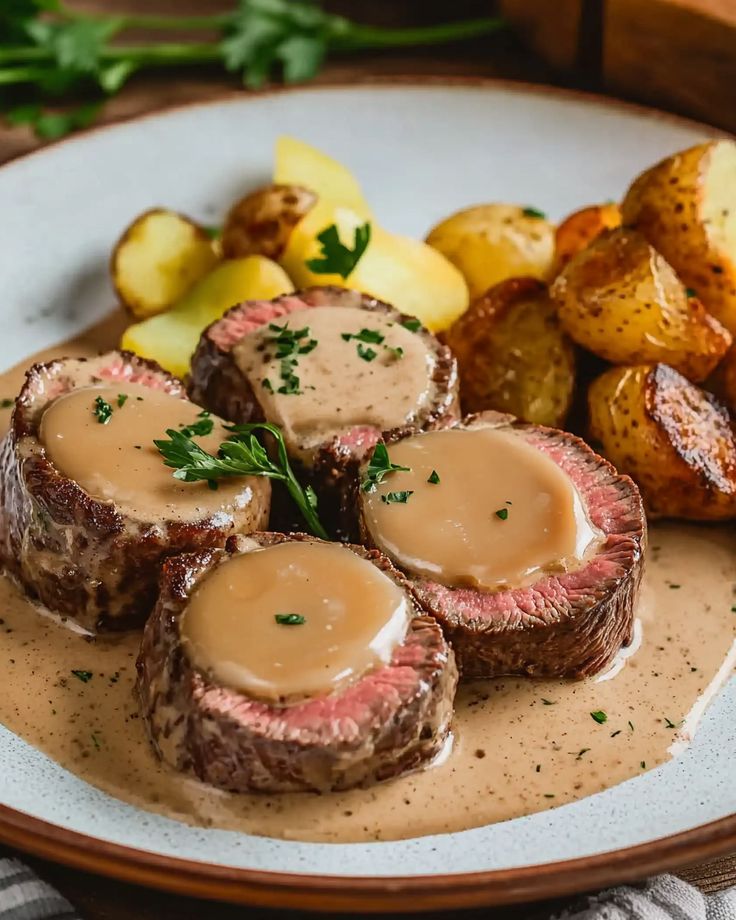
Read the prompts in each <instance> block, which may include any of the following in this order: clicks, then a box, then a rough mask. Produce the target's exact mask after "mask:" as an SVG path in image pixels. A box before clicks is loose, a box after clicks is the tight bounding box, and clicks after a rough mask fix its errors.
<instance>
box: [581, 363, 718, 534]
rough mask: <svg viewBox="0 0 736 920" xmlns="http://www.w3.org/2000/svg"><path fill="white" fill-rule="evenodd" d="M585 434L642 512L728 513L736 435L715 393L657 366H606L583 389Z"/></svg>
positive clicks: (703, 517) (694, 517) (690, 516)
mask: <svg viewBox="0 0 736 920" xmlns="http://www.w3.org/2000/svg"><path fill="white" fill-rule="evenodd" d="M588 408H589V413H590V436H591V439H592V440H593V441H594V442H599V443H600V444H601V446H602V448H603V453H604V455H605V456H606V457H607V458H608V459H609V460H610V461H611V462H612V463H613V464H614V465H615V466H616V468H617V469H618V470H619V472H622V473H628V474H629V475H630V476H631V477H632V478H633V479H634V480H635V481H636V483H637V484H638V486H639V488H640V489H641V492H642V496H643V498H644V503H645V505H646V506H647V510H648V511H649V513H650V514H652V515H656V516H660V517H677V518H685V519H686V520H691V521H719V520H725V519H728V518H733V517H736V438H735V437H734V431H733V426H732V423H731V419H730V417H729V414H728V411H727V410H726V409H725V407H724V406H722V405H721V404H720V403H719V402H718V401H717V400H716V399H715V397H713V396H711V394H709V393H706V392H704V391H703V390H701V389H699V388H698V387H697V386H695V385H694V384H692V383H690V382H689V381H688V380H686V379H685V378H684V377H683V376H682V375H681V374H678V373H677V371H675V370H673V369H672V368H671V367H667V365H665V364H648V365H639V366H637V367H614V368H611V369H610V370H608V371H606V372H605V373H604V374H603V375H602V376H601V377H599V378H598V379H597V380H596V381H594V382H593V384H592V385H591V387H590V389H589V391H588Z"/></svg>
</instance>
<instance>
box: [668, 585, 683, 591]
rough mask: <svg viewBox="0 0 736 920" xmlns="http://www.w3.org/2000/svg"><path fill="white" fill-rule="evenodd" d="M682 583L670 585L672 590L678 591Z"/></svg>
mask: <svg viewBox="0 0 736 920" xmlns="http://www.w3.org/2000/svg"><path fill="white" fill-rule="evenodd" d="M681 587H682V585H669V588H670V590H671V591H677V590H678V589H679V588H681Z"/></svg>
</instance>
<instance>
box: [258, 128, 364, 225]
mask: <svg viewBox="0 0 736 920" xmlns="http://www.w3.org/2000/svg"><path fill="white" fill-rule="evenodd" d="M273 181H274V183H275V184H276V185H296V186H299V187H301V188H305V189H309V190H310V191H311V192H314V194H315V195H317V196H318V197H319V198H321V199H327V200H328V201H332V202H334V203H335V204H341V205H344V206H345V207H346V208H350V210H352V211H355V213H356V214H359V215H360V216H361V217H362V218H363V219H364V220H365V219H367V218H369V217H370V216H371V210H370V208H369V207H368V202H367V201H366V200H365V198H364V197H363V192H362V191H361V189H360V185H359V184H358V180H357V179H356V178H355V176H354V175H353V174H352V173H351V172H350V170H348V169H347V167H345V166H343V165H342V163H338V161H337V160H334V159H333V158H332V157H331V156H328V155H327V154H326V153H323V152H322V151H321V150H318V149H317V148H316V147H312V145H311V144H307V143H306V142H305V141H300V140H297V139H296V138H295V137H287V136H282V137H279V138H278V140H277V141H276V149H275V152H274V169H273Z"/></svg>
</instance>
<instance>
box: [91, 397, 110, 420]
mask: <svg viewBox="0 0 736 920" xmlns="http://www.w3.org/2000/svg"><path fill="white" fill-rule="evenodd" d="M92 415H94V416H95V418H96V419H97V421H98V422H99V423H100V425H107V423H108V422H109V421H110V418H111V416H112V406H111V405H110V403H109V402H105V400H104V399H103V398H102V397H101V396H97V397H96V398H95V407H94V409H93V410H92Z"/></svg>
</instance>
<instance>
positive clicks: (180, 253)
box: [110, 208, 218, 319]
mask: <svg viewBox="0 0 736 920" xmlns="http://www.w3.org/2000/svg"><path fill="white" fill-rule="evenodd" d="M217 261H218V256H217V253H216V252H215V249H214V247H213V245H212V241H211V239H210V238H209V236H208V234H207V232H206V231H205V230H204V228H202V227H200V226H199V225H198V224H196V223H195V222H194V221H193V220H190V219H189V218H188V217H185V216H184V215H183V214H178V213H177V212H176V211H167V210H164V209H163V208H156V209H154V210H151V211H146V212H145V213H144V214H141V215H140V217H137V218H136V219H135V220H134V221H133V223H132V224H131V225H130V226H129V227H128V229H127V230H126V231H125V232H124V233H123V235H122V236H121V237H120V239H119V240H118V242H117V243H116V244H115V248H114V249H113V251H112V258H111V260H110V274H111V276H112V283H113V286H114V288H115V290H116V292H117V295H118V297H119V298H120V301H121V302H122V304H123V305H124V306H125V307H127V309H128V310H130V312H131V313H132V314H133V316H135V317H136V319H145V317H147V316H154V315H155V314H156V313H161V312H162V311H163V310H166V309H168V307H170V306H171V304H172V303H175V302H176V301H177V300H179V298H180V297H182V296H183V295H184V294H185V293H186V292H187V291H188V290H189V288H190V287H191V286H192V285H193V284H194V283H195V281H198V280H199V279H200V278H201V277H202V276H203V275H206V274H207V272H208V271H209V270H210V269H211V268H212V267H213V266H214V265H215V263H216V262H217Z"/></svg>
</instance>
